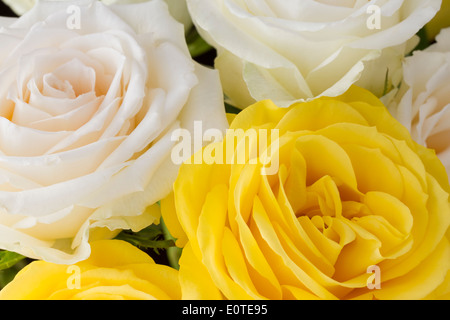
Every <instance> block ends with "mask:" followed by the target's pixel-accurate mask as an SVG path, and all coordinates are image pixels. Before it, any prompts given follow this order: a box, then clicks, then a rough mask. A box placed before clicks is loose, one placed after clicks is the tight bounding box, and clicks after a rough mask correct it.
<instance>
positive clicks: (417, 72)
mask: <svg viewBox="0 0 450 320" xmlns="http://www.w3.org/2000/svg"><path fill="white" fill-rule="evenodd" d="M389 109H390V111H391V113H392V114H393V115H394V116H395V117H396V118H397V119H398V120H399V121H400V122H401V123H402V124H403V125H404V126H406V127H407V128H408V129H409V131H410V132H411V135H412V137H413V138H414V139H415V140H416V141H417V142H418V143H420V144H422V145H424V146H427V147H429V148H432V149H435V150H436V152H437V155H438V157H439V158H440V160H441V161H442V163H443V164H444V165H445V167H446V169H447V173H450V28H447V29H443V30H442V31H441V33H440V34H439V35H438V36H437V43H436V44H434V45H432V46H430V47H428V48H427V49H425V50H424V51H415V52H414V54H413V55H412V56H411V57H408V58H406V61H405V64H404V83H403V86H402V87H401V89H400V91H399V93H398V94H397V96H396V98H395V99H394V101H393V102H392V103H390V105H389Z"/></svg>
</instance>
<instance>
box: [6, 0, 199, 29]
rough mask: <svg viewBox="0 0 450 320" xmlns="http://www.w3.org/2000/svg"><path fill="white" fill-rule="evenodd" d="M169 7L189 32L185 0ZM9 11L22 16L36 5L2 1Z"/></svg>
mask: <svg viewBox="0 0 450 320" xmlns="http://www.w3.org/2000/svg"><path fill="white" fill-rule="evenodd" d="M54 1H67V0H54ZM101 1H103V2H104V3H105V4H114V3H118V4H129V3H139V2H145V1H148V0H101ZM165 1H166V2H167V4H168V5H169V11H170V13H171V14H172V16H173V17H174V18H175V19H177V20H178V21H179V22H181V23H182V24H184V26H185V29H186V30H189V28H190V27H191V26H192V21H191V17H190V15H189V12H188V10H187V7H186V0H165ZM3 2H4V3H6V4H7V5H8V6H9V7H11V9H12V10H13V11H14V12H15V13H16V14H18V15H22V14H24V13H25V12H27V11H28V10H30V9H31V8H32V7H33V6H34V5H35V3H36V0H3Z"/></svg>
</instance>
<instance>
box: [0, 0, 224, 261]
mask: <svg viewBox="0 0 450 320" xmlns="http://www.w3.org/2000/svg"><path fill="white" fill-rule="evenodd" d="M0 23H2V24H3V25H2V27H1V28H0V43H1V47H0V172H1V174H0V248H1V249H6V250H10V251H16V252H19V253H21V254H23V255H26V256H29V257H32V258H39V259H44V260H47V261H50V262H55V263H65V264H71V263H75V262H76V261H79V260H81V259H85V258H87V257H88V255H89V244H88V240H89V239H92V238H93V237H96V238H97V237H110V236H111V234H110V232H109V230H120V229H132V230H134V231H137V230H139V229H141V228H143V227H145V226H147V225H149V224H151V223H153V222H157V221H158V219H159V215H158V213H159V212H158V210H157V209H156V208H155V206H151V205H152V204H154V203H156V202H157V201H159V200H160V199H161V198H163V197H165V196H166V195H167V194H168V193H169V192H170V190H171V188H172V184H173V182H174V180H175V178H176V176H177V172H178V167H177V166H176V165H175V164H174V162H173V161H172V160H171V149H172V147H173V146H174V145H175V143H176V142H174V141H171V140H172V139H171V133H172V132H173V131H174V130H176V129H178V128H183V129H188V130H193V123H194V121H196V120H197V121H202V122H203V123H202V124H203V128H205V130H206V129H208V128H218V129H221V130H224V129H225V128H226V127H227V121H226V116H225V111H224V106H223V93H222V88H221V86H220V81H219V76H218V74H217V71H215V70H211V69H207V68H205V67H202V66H200V65H199V64H197V63H195V62H194V61H193V60H192V59H191V58H190V56H189V52H188V49H187V45H186V43H185V40H184V33H183V27H182V25H181V24H180V23H178V22H176V21H175V20H174V19H173V18H172V17H171V16H170V14H169V12H168V10H167V5H166V4H165V3H164V2H163V1H162V0H153V1H149V2H145V3H142V4H133V5H120V6H116V5H111V6H105V5H104V4H102V3H101V2H97V1H91V0H84V1H71V2H52V1H40V2H39V3H38V4H37V5H36V6H35V7H34V8H33V9H32V10H31V11H29V12H28V13H27V14H25V15H23V16H22V17H20V18H18V19H15V18H14V19H7V20H0ZM103 233H105V234H103Z"/></svg>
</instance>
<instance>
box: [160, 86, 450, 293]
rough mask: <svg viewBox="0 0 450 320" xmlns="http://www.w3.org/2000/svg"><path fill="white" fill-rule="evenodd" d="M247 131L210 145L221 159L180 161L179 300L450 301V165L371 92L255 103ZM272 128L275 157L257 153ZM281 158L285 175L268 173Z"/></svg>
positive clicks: (172, 225)
mask: <svg viewBox="0 0 450 320" xmlns="http://www.w3.org/2000/svg"><path fill="white" fill-rule="evenodd" d="M239 128H241V129H243V130H245V138H244V136H240V137H238V139H237V140H238V141H237V142H236V143H234V142H232V141H234V139H235V136H236V134H234V133H233V132H231V133H230V131H229V133H228V135H227V136H226V138H225V140H224V141H223V142H221V143H216V144H215V145H213V146H211V145H210V146H208V147H206V148H205V149H204V150H203V158H204V159H206V158H205V153H209V152H211V150H212V149H215V153H216V155H217V154H218V155H221V154H222V155H223V157H222V158H223V159H220V158H215V161H214V162H213V163H212V164H209V165H208V164H206V161H204V163H198V162H195V161H193V163H194V164H186V163H185V164H183V165H182V166H181V168H180V171H179V176H178V179H177V180H176V182H175V184H174V197H173V198H167V199H165V200H164V201H163V202H162V206H163V210H162V214H163V217H164V219H165V221H166V224H167V225H168V227H169V229H170V231H171V232H172V234H173V235H174V236H175V237H178V242H177V244H178V245H179V246H183V245H185V247H184V250H183V254H182V256H181V259H180V283H181V287H182V293H183V298H191V299H204V298H208V299H220V298H222V297H225V298H228V299H423V298H449V297H450V295H449V290H450V289H449V288H450V286H449V284H450V278H449V276H450V273H449V270H450V245H449V239H448V236H449V234H448V233H447V235H446V232H448V230H449V224H450V204H449V185H448V181H447V175H446V173H445V170H444V167H443V166H442V164H441V163H440V162H439V160H438V158H437V157H436V155H435V154H434V152H433V151H432V150H430V149H426V148H425V147H422V146H420V145H418V144H417V143H415V142H414V141H413V140H412V139H411V137H410V135H409V133H408V131H407V130H406V129H405V128H404V127H403V126H402V125H401V124H400V123H399V122H397V121H396V120H395V119H394V118H393V117H392V116H391V115H390V114H389V113H388V111H387V109H386V108H385V107H384V106H383V105H382V104H381V103H380V101H379V100H378V99H376V98H375V97H374V96H373V95H372V94H370V93H369V92H368V91H366V90H363V89H360V88H357V87H352V88H351V89H350V90H349V91H348V92H347V93H346V94H344V95H343V96H340V97H338V98H320V99H317V100H313V101H311V102H307V103H297V104H294V105H292V106H291V107H289V108H287V109H283V108H279V107H277V106H276V105H274V104H273V103H272V102H271V101H268V100H266V101H262V102H258V103H256V104H254V105H252V106H251V107H249V108H247V109H245V110H244V111H243V112H241V113H240V114H239V115H237V117H236V118H235V119H234V121H233V122H232V124H231V126H230V129H232V130H237V129H239ZM263 130H269V131H271V132H275V131H276V130H278V131H277V132H278V135H279V139H273V138H272V139H271V141H270V142H269V143H268V144H267V145H268V146H270V149H271V150H269V149H264V148H259V147H258V145H259V146H261V145H264V143H263V144H261V142H262V140H264V139H266V137H272V135H271V134H269V133H266V134H264V135H262V133H264V131H263ZM252 131H253V132H252ZM255 132H257V133H258V135H257V136H256V137H255ZM275 137H276V135H275ZM232 139H233V140H232ZM228 144H231V145H232V146H233V147H234V148H233V149H232V150H234V153H233V154H232V155H230V154H229V153H228V152H226V150H227V147H226V146H228ZM235 145H236V146H235ZM214 146H215V148H214ZM230 149H231V148H230ZM243 149H247V150H248V153H247V155H246V158H245V160H246V161H245V163H240V162H239V161H237V159H238V157H239V155H238V152H239V151H242V150H243ZM254 150H257V153H255V152H254ZM222 151H224V153H222ZM266 151H268V152H266ZM252 152H253V153H252ZM212 153H213V152H211V154H212ZM251 154H253V155H254V156H255V157H251V156H249V155H251ZM193 159H195V156H194V157H193ZM197 159H198V158H197ZM230 159H234V160H235V161H234V163H233V161H230ZM254 160H257V161H254ZM268 160H270V161H268ZM191 162H192V161H191ZM221 162H223V164H220V163H221ZM209 163H211V162H209ZM273 163H278V171H277V172H276V174H270V175H267V174H264V171H261V168H263V167H264V168H267V167H269V166H270V165H272V164H273ZM208 275H209V276H208Z"/></svg>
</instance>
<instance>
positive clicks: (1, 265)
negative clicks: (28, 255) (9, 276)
mask: <svg viewBox="0 0 450 320" xmlns="http://www.w3.org/2000/svg"><path fill="white" fill-rule="evenodd" d="M23 259H25V257H24V256H22V255H20V254H18V253H15V252H10V251H0V270H5V269H9V268H11V267H13V266H14V265H15V264H16V263H18V262H20V261H22V260H23Z"/></svg>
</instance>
